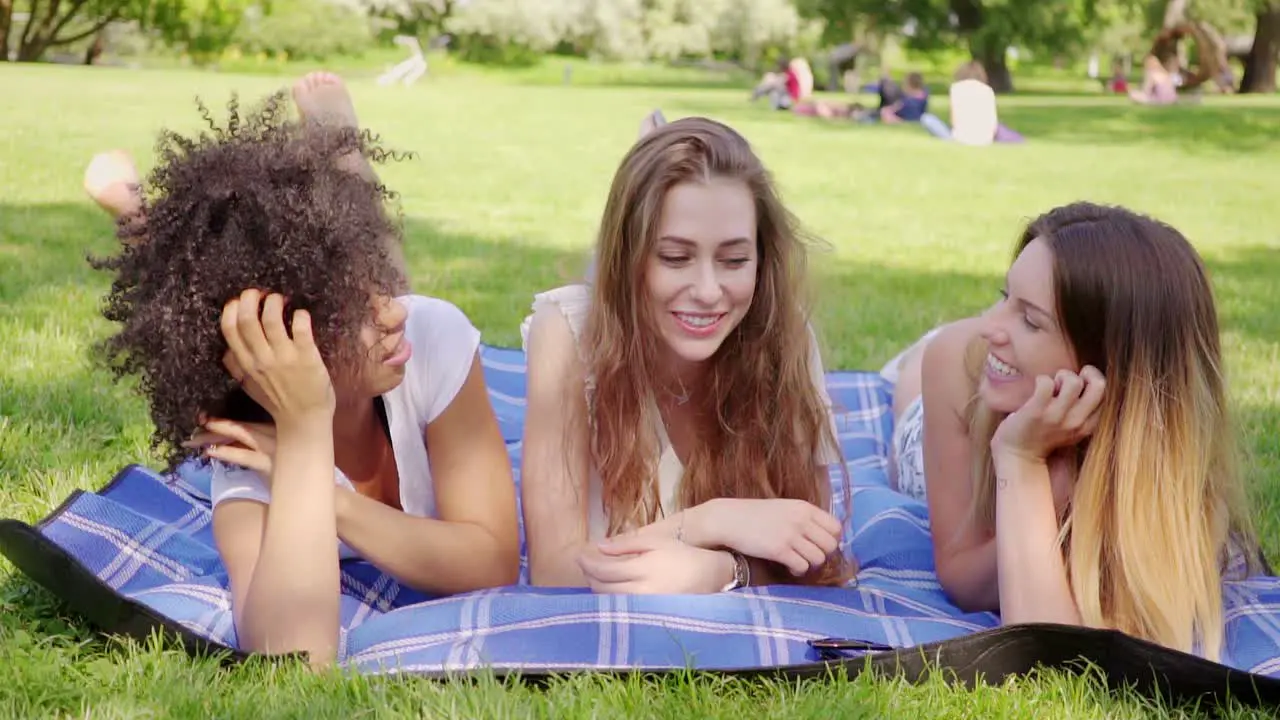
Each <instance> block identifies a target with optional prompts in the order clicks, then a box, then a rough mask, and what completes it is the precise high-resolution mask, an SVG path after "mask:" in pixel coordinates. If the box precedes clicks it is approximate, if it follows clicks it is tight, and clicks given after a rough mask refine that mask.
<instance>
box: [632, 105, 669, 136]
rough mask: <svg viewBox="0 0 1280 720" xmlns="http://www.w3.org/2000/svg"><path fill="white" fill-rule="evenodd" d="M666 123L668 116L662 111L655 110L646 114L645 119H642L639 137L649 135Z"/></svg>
mask: <svg viewBox="0 0 1280 720" xmlns="http://www.w3.org/2000/svg"><path fill="white" fill-rule="evenodd" d="M666 124H667V118H666V117H665V116H664V115H663V114H662V111H661V110H654V111H653V112H651V113H649V114H648V115H645V116H644V120H641V121H640V136H639V138H638V139H643V138H644V136H645V135H648V134H649V133H651V132H653V131H654V130H657V129H658V128H660V127H662V126H663V125H666Z"/></svg>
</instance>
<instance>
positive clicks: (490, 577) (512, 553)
mask: <svg viewBox="0 0 1280 720" xmlns="http://www.w3.org/2000/svg"><path fill="white" fill-rule="evenodd" d="M508 535H509V536H508ZM489 539H490V542H489V552H488V553H487V555H488V557H487V558H477V560H479V562H478V563H477V565H476V566H477V567H482V568H484V570H483V572H482V573H481V575H480V577H478V578H477V583H476V584H477V585H478V586H479V587H478V588H477V589H488V588H495V587H503V586H506V585H515V584H516V583H518V582H519V581H520V541H519V539H518V536H517V534H516V533H515V532H514V531H513V532H511V533H509V534H506V533H504V534H497V533H493V532H492V531H490V532H489Z"/></svg>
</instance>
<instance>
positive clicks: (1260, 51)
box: [1240, 0, 1280, 93]
mask: <svg viewBox="0 0 1280 720" xmlns="http://www.w3.org/2000/svg"><path fill="white" fill-rule="evenodd" d="M1256 18H1257V26H1256V28H1255V30H1254V32H1253V47H1252V48H1250V49H1249V54H1248V55H1246V56H1245V58H1244V77H1242V78H1241V79H1240V92H1242V93H1273V92H1275V91H1276V56H1277V55H1280V1H1277V0H1261V1H1260V2H1258V6H1257V14H1256Z"/></svg>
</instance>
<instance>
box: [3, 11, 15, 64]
mask: <svg viewBox="0 0 1280 720" xmlns="http://www.w3.org/2000/svg"><path fill="white" fill-rule="evenodd" d="M12 27H13V0H0V62H8V61H9V30H10V29H11V28H12Z"/></svg>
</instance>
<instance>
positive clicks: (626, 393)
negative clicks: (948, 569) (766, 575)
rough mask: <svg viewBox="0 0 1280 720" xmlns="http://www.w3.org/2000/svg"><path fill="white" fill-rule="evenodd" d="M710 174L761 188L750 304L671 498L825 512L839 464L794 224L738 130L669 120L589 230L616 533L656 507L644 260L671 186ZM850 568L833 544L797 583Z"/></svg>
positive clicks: (608, 489) (592, 334)
mask: <svg viewBox="0 0 1280 720" xmlns="http://www.w3.org/2000/svg"><path fill="white" fill-rule="evenodd" d="M711 178H727V179H734V180H740V181H741V182H743V183H744V184H745V185H746V187H747V188H748V189H749V190H750V192H751V194H752V196H753V197H754V198H755V212H756V227H757V237H756V241H757V250H758V253H759V265H758V275H757V278H756V292H755V296H754V299H753V300H752V302H751V306H750V308H749V309H748V310H747V313H746V315H745V317H743V319H742V322H741V323H740V324H739V325H738V327H737V328H735V329H734V331H733V332H731V333H730V334H729V336H728V338H726V339H725V341H724V344H723V345H722V346H721V347H720V348H719V350H718V351H717V352H716V353H715V355H714V356H712V358H710V359H709V360H708V363H709V367H708V371H707V375H706V377H707V382H706V383H705V384H703V385H702V386H701V388H700V389H702V390H703V391H704V392H702V393H700V394H699V395H698V396H696V397H695V399H694V400H693V401H692V402H694V403H696V410H697V412H698V413H699V414H698V417H699V418H700V419H702V420H703V422H701V423H700V427H699V429H698V435H697V438H696V441H695V444H694V449H693V451H692V452H691V454H690V456H689V462H688V465H687V468H686V470H685V474H684V477H683V479H682V481H681V484H680V491H679V505H680V507H684V508H688V507H693V506H695V505H699V504H701V503H704V502H706V501H708V500H711V499H714V498H721V497H733V498H795V499H800V500H806V501H809V502H811V503H813V504H815V505H817V506H819V507H822V508H826V509H830V508H831V506H832V502H831V500H832V498H831V484H830V482H829V475H828V474H827V473H828V468H827V462H838V463H839V468H840V469H841V470H843V468H844V463H843V462H842V459H841V458H840V453H839V446H838V444H837V442H836V439H835V436H834V428H833V424H832V421H831V415H830V414H829V410H828V408H827V406H826V403H825V402H824V401H823V398H822V397H821V395H820V394H819V389H818V388H817V387H815V377H820V371H819V370H818V368H817V366H816V363H818V362H820V360H819V358H817V357H814V356H813V354H812V352H811V349H812V347H813V336H812V335H811V328H810V326H809V312H810V310H809V308H810V302H809V298H808V296H807V294H806V273H807V269H806V266H807V255H806V247H805V244H804V242H803V241H802V239H801V234H800V232H799V230H798V224H797V222H796V221H795V219H794V218H793V217H792V215H791V214H790V213H788V211H787V210H786V208H785V207H783V204H782V202H781V200H780V199H779V197H778V194H777V192H776V190H775V189H774V185H773V181H772V179H771V178H770V176H769V174H768V172H767V171H766V170H765V168H764V166H763V165H762V164H761V163H760V160H759V159H758V158H757V157H756V155H755V154H754V153H753V152H752V150H751V147H750V146H749V145H748V143H747V141H746V140H745V139H744V138H743V137H742V136H741V135H739V134H738V133H736V132H734V131H733V130H732V129H730V128H729V127H726V126H725V125H722V124H720V123H717V122H714V121H711V120H707V119H703V118H685V119H681V120H677V121H675V122H672V123H669V124H667V125H664V126H662V127H660V128H657V129H656V130H654V131H653V132H651V133H649V134H648V135H647V136H645V137H644V138H643V139H642V140H640V142H638V143H637V144H636V145H635V146H634V147H633V148H632V149H631V151H630V152H629V153H628V154H627V156H626V157H625V158H624V159H623V161H622V164H621V166H620V167H619V168H618V171H617V173H616V175H615V176H614V179H613V185H612V188H611V189H610V192H609V197H608V201H607V203H606V206H605V210H604V216H603V219H602V221H601V224H600V234H599V237H598V239H597V247H596V258H595V276H594V280H593V282H592V288H593V289H592V303H591V310H590V313H589V315H588V318H587V323H586V329H585V333H584V343H583V344H584V346H585V360H586V363H587V371H588V373H589V374H590V375H592V376H593V377H594V382H595V390H594V402H593V403H592V410H591V412H592V417H591V418H590V425H591V433H592V442H591V458H592V461H593V464H594V465H595V467H596V468H597V470H598V472H599V474H600V477H601V485H602V489H603V492H602V499H603V503H604V509H605V513H606V515H607V516H608V518H609V533H610V534H611V535H612V534H614V533H617V532H619V531H622V530H624V529H627V528H635V527H640V526H643V525H646V524H649V523H651V522H654V521H655V520H656V519H657V514H658V511H659V508H660V507H661V500H660V498H659V496H658V485H657V482H656V481H655V480H656V477H657V469H658V468H657V460H658V447H659V442H658V438H657V437H656V434H655V432H654V429H653V428H654V426H655V423H656V422H657V421H659V419H657V418H654V417H652V415H651V413H652V412H654V411H653V410H652V408H653V407H654V406H653V405H652V403H651V402H650V397H651V392H652V391H651V387H652V383H653V381H654V379H655V378H656V377H659V376H660V373H658V371H657V369H658V368H659V363H660V361H659V360H658V350H659V349H658V343H659V342H660V340H659V338H660V335H659V333H658V330H657V327H656V320H655V318H652V317H650V316H649V315H650V314H649V313H648V312H647V310H646V308H647V306H648V304H647V303H646V302H644V301H643V298H644V296H645V293H646V290H645V269H646V267H647V261H648V258H649V255H650V254H651V253H652V252H653V247H654V244H655V243H656V242H657V233H658V226H659V223H660V218H661V211H662V205H663V200H664V198H665V197H666V194H667V191H668V190H670V189H671V188H672V187H674V186H676V185H678V184H681V183H687V182H705V181H706V180H709V179H711ZM846 476H847V472H846ZM846 480H847V477H846ZM844 485H845V488H846V495H845V497H846V502H845V503H844V505H845V507H846V508H848V507H849V506H850V503H849V502H848V501H847V499H848V497H849V496H848V492H849V491H848V483H847V482H846V483H845V484H844ZM849 572H850V566H849V563H848V562H847V561H846V560H845V559H844V557H843V554H842V553H839V552H837V553H834V554H833V557H832V558H830V559H829V560H828V562H827V563H826V564H825V565H824V566H822V567H821V568H819V569H815V570H814V571H813V572H811V573H810V574H809V576H808V577H806V578H803V579H802V580H801V582H806V583H838V582H842V581H843V580H845V579H847V578H848V576H849Z"/></svg>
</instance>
